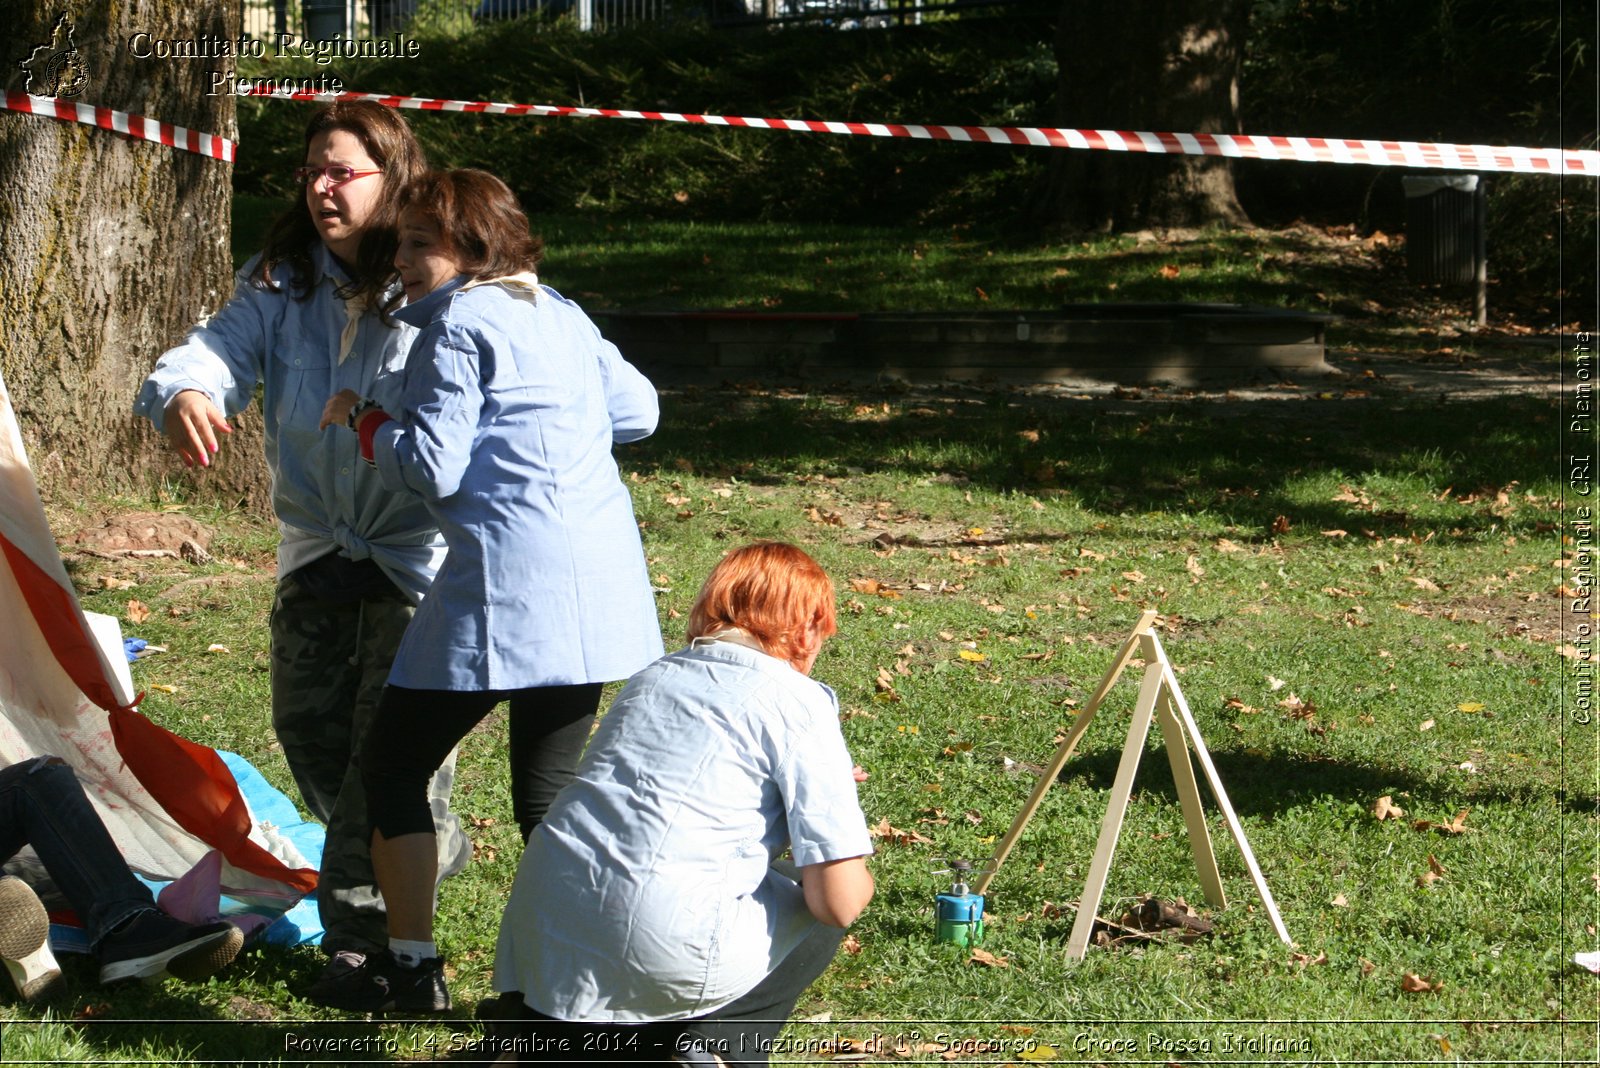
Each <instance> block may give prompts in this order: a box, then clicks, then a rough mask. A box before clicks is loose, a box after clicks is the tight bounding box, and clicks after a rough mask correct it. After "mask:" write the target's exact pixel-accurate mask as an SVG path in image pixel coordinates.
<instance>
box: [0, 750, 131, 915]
mask: <svg viewBox="0 0 1600 1068" xmlns="http://www.w3.org/2000/svg"><path fill="white" fill-rule="evenodd" d="M25 845H31V846H33V851H34V852H35V853H37V854H38V855H39V862H40V863H41V864H43V865H44V870H45V871H47V872H49V873H50V878H51V879H53V880H54V881H55V884H56V888H57V889H59V890H60V891H61V893H62V894H63V895H64V896H65V897H66V899H67V900H68V901H69V902H71V903H72V907H73V909H74V910H75V911H76V912H77V913H78V919H79V920H81V921H82V922H83V926H84V929H85V930H87V931H88V932H89V941H90V943H91V944H94V945H98V944H99V942H100V939H101V938H103V937H105V935H106V932H108V931H110V930H111V929H112V928H114V927H116V926H117V924H119V923H121V922H122V921H123V920H125V919H127V918H128V917H129V916H132V915H133V914H134V913H136V912H139V911H140V910H142V909H150V908H154V907H155V899H154V898H152V897H151V896H150V891H149V890H148V889H147V888H146V887H145V885H144V884H143V883H141V882H140V881H139V880H138V879H136V878H134V876H133V873H132V872H131V871H129V870H128V864H127V862H126V861H124V860H123V859H122V852H121V851H120V850H118V849H117V845H116V843H115V842H113V841H112V840H111V835H110V833H109V832H107V831H106V827H105V824H103V823H101V822H100V814H99V813H97V812H96V811H95V810H94V806H92V805H90V804H89V799H88V798H87V797H85V796H84V795H83V787H82V786H80V785H79V784H78V778H77V776H76V775H74V774H73V773H72V769H71V768H69V767H68V766H67V765H65V764H63V763H61V762H60V761H59V760H58V759H57V758H55V757H37V758H35V759H33V760H28V761H24V762H23V763H21V764H12V765H11V766H9V767H5V768H0V862H3V861H6V860H9V859H10V858H11V857H12V856H14V855H15V854H16V852H17V850H19V849H21V848H22V847H23V846H25Z"/></svg>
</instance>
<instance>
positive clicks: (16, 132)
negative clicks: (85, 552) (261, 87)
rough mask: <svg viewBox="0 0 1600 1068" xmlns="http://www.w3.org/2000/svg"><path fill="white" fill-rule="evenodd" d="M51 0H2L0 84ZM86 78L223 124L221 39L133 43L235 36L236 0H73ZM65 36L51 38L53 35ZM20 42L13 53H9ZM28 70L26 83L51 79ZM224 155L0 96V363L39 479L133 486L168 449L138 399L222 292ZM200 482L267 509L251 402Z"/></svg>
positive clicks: (161, 464)
mask: <svg viewBox="0 0 1600 1068" xmlns="http://www.w3.org/2000/svg"><path fill="white" fill-rule="evenodd" d="M62 10H64V8H63V6H61V5H60V4H59V0H0V24H3V25H5V27H6V29H7V37H8V39H10V40H11V41H14V42H16V45H15V46H14V47H13V48H11V49H7V50H6V57H7V60H8V68H9V69H8V71H7V75H6V78H5V87H6V88H7V89H9V90H19V91H20V90H23V89H24V87H25V85H26V84H27V73H26V72H24V71H21V70H19V67H18V64H19V63H20V62H21V61H22V60H24V59H26V58H28V55H29V52H30V50H32V49H33V47H34V46H35V45H44V44H51V43H52V30H53V28H54V26H55V23H56V18H57V16H58V15H59V14H60V13H61V12H62ZM65 10H67V11H68V16H69V18H70V19H71V20H72V22H73V24H74V25H73V35H72V43H73V44H75V45H76V49H77V52H78V56H77V57H76V58H77V61H78V62H79V63H80V64H81V68H82V70H83V74H84V78H83V83H82V87H81V89H80V90H79V91H78V92H77V93H76V94H75V95H73V96H71V97H69V98H68V99H71V100H72V101H74V102H77V103H85V104H98V105H101V106H104V107H109V108H113V109H116V110H118V111H124V112H129V113H132V114H137V115H143V116H145V117H146V118H148V119H154V120H160V121H162V122H166V123H171V124H175V125H179V126H184V127H187V128H189V129H192V130H197V131H200V132H203V133H211V134H217V135H219V136H222V137H226V138H229V139H230V140H232V139H236V138H237V136H238V131H237V125H236V123H235V121H234V113H235V108H234V98H233V97H232V96H229V95H227V94H225V93H218V94H217V95H207V91H208V90H209V89H210V88H211V74H212V72H213V71H214V70H231V69H233V62H234V61H233V59H232V58H231V57H226V56H225V57H221V58H200V59H193V58H191V59H178V58H165V59H163V58H155V57H151V58H143V59H141V58H138V57H137V56H136V55H135V54H134V53H135V51H136V50H135V48H134V47H132V45H131V39H132V38H133V37H134V35H135V34H139V33H147V34H149V35H150V39H151V40H175V41H184V42H190V41H194V40H196V39H197V38H202V37H207V38H217V39H221V40H225V41H229V42H235V41H237V39H238V36H239V13H240V8H239V5H238V4H236V3H233V2H231V0H200V2H199V3H195V2H192V0H109V2H98V3H92V4H89V3H86V4H78V5H73V6H72V7H71V8H70V9H65ZM56 43H57V44H59V41H58V42H56ZM13 53H17V54H13ZM41 82H42V79H40V78H39V77H37V76H35V78H34V81H33V84H32V85H30V86H27V88H28V91H30V92H33V93H34V94H35V95H41V94H43V93H47V92H49V91H50V89H49V87H48V86H46V85H43V84H41ZM231 171H232V165H231V164H229V163H225V162H223V161H221V160H213V159H210V158H207V157H205V156H201V155H198V154H195V153H191V152H186V151H183V150H181V149H176V148H168V147H167V146H165V145H161V144H157V143H154V142H150V141H144V140H135V139H132V138H128V137H124V136H122V135H120V134H116V133H113V132H111V131H109V130H102V129H98V128H96V127H93V126H86V125H82V124H79V123H69V122H61V121H58V120H56V119H53V118H46V117H42V116H37V115H29V114H23V113H18V112H12V111H0V339H3V340H0V361H3V362H0V370H3V372H4V375H5V381H6V386H7V388H8V390H9V391H10V393H11V398H12V403H13V405H14V406H15V408H16V409H17V414H18V419H19V422H20V424H21V427H22V433H23V437H24V441H25V443H26V445H27V447H28V452H29V457H30V460H31V462H32V464H33V467H34V470H35V473H36V475H37V476H38V478H39V481H40V485H41V488H42V490H43V492H44V493H45V495H46V496H47V497H52V498H63V497H69V496H73V495H82V496H104V495H106V494H109V493H112V492H130V491H132V492H143V491H150V490H152V489H154V488H155V487H156V486H157V485H158V483H159V481H160V480H161V479H162V478H164V477H169V476H171V475H172V474H173V473H174V471H175V470H178V471H181V470H182V468H181V466H176V467H175V464H176V460H175V457H174V456H173V454H172V453H171V452H170V450H169V449H168V448H167V446H166V443H165V442H164V441H162V440H160V439H159V438H158V436H157V435H156V434H155V433H154V432H153V430H152V428H151V427H150V425H149V424H148V423H147V422H145V421H144V420H142V419H140V420H135V418H134V416H133V414H132V411H131V406H132V403H133V397H134V394H135V392H136V391H137V389H138V386H139V383H140V381H141V380H142V379H143V378H144V376H145V375H146V374H147V373H148V371H149V369H150V367H151V366H152V365H153V364H154V362H155V358H156V356H157V355H159V354H160V353H161V352H162V351H163V350H164V349H166V348H168V347H170V346H171V345H172V344H174V343H175V342H177V341H178V340H179V339H180V338H181V337H182V336H183V333H184V331H185V330H186V329H187V328H188V327H189V326H190V325H191V324H193V323H194V322H196V321H197V320H198V319H200V318H201V317H202V316H203V315H206V314H209V313H211V312H213V311H215V310H216V309H217V308H218V307H220V306H221V304H222V303H223V302H224V301H225V300H226V299H227V298H228V296H229V295H230V294H231V293H232V289H233V265H232V256H231V250H230V244H229V221H230V218H231V204H232V174H231ZM235 428H236V430H235V433H234V434H233V435H232V436H231V438H230V439H229V441H228V447H227V448H225V449H224V452H223V457H222V462H221V463H220V464H219V465H218V466H217V467H215V468H213V469H212V471H211V472H210V473H209V474H208V475H207V476H206V478H205V480H204V482H203V483H202V484H203V485H204V487H205V493H206V495H208V496H212V497H213V498H214V499H217V500H220V501H223V502H226V503H230V504H231V503H235V502H241V501H243V502H247V503H248V504H249V505H251V506H253V507H257V508H261V509H265V507H266V505H267V484H266V476H265V472H264V470H263V465H262V462H261V438H260V420H259V419H258V418H256V417H254V416H248V417H247V418H246V419H245V420H244V423H243V425H242V426H241V425H240V424H239V423H238V422H235Z"/></svg>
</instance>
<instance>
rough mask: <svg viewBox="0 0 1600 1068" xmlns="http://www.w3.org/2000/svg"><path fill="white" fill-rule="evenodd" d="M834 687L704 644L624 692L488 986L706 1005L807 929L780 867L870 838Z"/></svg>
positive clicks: (539, 839)
mask: <svg viewBox="0 0 1600 1068" xmlns="http://www.w3.org/2000/svg"><path fill="white" fill-rule="evenodd" d="M851 767H852V764H851V760H850V755H849V753H848V752H847V751H846V749H845V744H844V737H843V735H842V734H841V733H840V730H839V705H838V700H837V699H836V698H835V697H834V694H833V691H832V690H830V689H829V688H828V687H826V686H824V685H823V684H821V683H819V682H816V681H814V680H812V679H811V678H809V677H807V676H805V675H802V674H801V673H800V672H798V671H796V670H795V669H794V668H793V667H791V666H790V665H788V664H787V663H785V662H783V661H781V660H779V659H777V658H776V657H772V656H768V655H767V654H766V653H763V652H759V651H757V650H754V649H750V648H746V647H744V646H742V645H736V644H733V643H732V642H727V641H713V640H708V639H700V640H697V641H696V642H695V643H694V644H693V645H692V646H691V647H690V648H688V649H684V650H681V651H679V652H676V653H673V654H672V655H671V656H667V657H663V658H662V659H660V660H658V661H656V662H655V663H654V664H652V665H650V666H649V667H648V668H646V669H645V670H643V671H641V672H639V674H637V675H635V676H634V677H633V678H632V679H630V680H628V684H627V685H626V686H625V687H624V688H623V690H622V693H621V694H620V695H618V697H617V699H616V702H615V703H614V704H613V705H612V706H611V710H610V711H609V712H607V713H606V715H605V718H604V719H602V720H601V723H600V727H599V730H598V731H596V733H595V735H594V737H593V739H591V741H590V743H589V749H588V752H587V753H586V754H585V756H584V758H583V762H582V763H581V764H580V765H579V767H578V773H577V778H576V779H574V780H573V781H572V782H571V783H569V784H568V785H567V786H565V787H564V788H562V790H561V792H560V793H559V794H557V795H556V799H555V801H554V802H553V803H552V804H551V806H550V811H549V812H548V813H546V815H545V818H544V821H543V822H542V823H540V825H539V826H538V827H537V828H536V829H535V830H534V832H533V837H532V838H531V839H530V840H529V842H528V847H527V850H526V851H525V852H524V853H523V856H522V863H521V866H520V867H519V868H518V870H517V879H516V883H515V885H514V886H513V888H512V891H511V898H510V900H509V902H508V903H507V905H506V911H505V916H504V918H503V919H502V921H501V925H500V940H499V946H498V948H497V950H496V956H495V976H494V981H495V988H496V989H497V990H501V991H508V990H517V991H521V992H522V994H523V996H524V998H525V999H526V1001H527V1003H528V1004H529V1005H532V1006H533V1007H534V1008H535V1009H538V1010H539V1011H540V1012H542V1013H545V1014H546V1015H549V1016H553V1017H556V1018H557V1019H563V1020H591V1021H615V1022H629V1023H638V1022H643V1021H649V1020H677V1019H684V1018H687V1017H691V1016H699V1015H703V1014H705V1013H708V1012H712V1011H714V1010H716V1009H718V1008H721V1007H722V1006H724V1005H727V1004H728V1003H730V1002H732V1001H734V1000H736V999H737V998H739V997H741V996H742V995H744V994H745V993H747V992H748V991H749V990H750V989H751V988H753V987H754V986H755V985H756V984H757V983H759V982H761V980H762V979H764V978H766V976H767V975H768V974H770V973H771V972H772V971H773V970H774V969H776V968H777V966H778V965H779V964H781V963H782V961H783V959H784V958H785V957H787V956H788V955H789V953H790V952H792V951H793V950H794V948H795V947H796V946H797V945H799V944H800V942H801V941H802V940H803V939H804V938H805V937H806V936H807V935H808V934H809V933H810V932H811V931H812V930H813V929H814V925H815V924H816V923H817V921H816V920H815V919H813V918H812V916H811V913H810V911H809V910H808V909H807V908H806V904H805V899H804V896H803V894H802V892H801V888H800V885H799V884H798V883H797V882H796V881H795V880H794V879H793V878H791V877H790V876H788V875H785V874H783V873H782V872H780V871H779V870H777V869H776V868H774V867H773V863H772V862H773V860H774V859H775V858H776V857H777V856H778V855H779V854H781V853H782V852H783V850H784V849H786V848H787V849H792V851H793V854H794V863H795V864H796V865H799V866H802V867H804V866H806V865H810V864H819V863H822V862H824V861H830V860H845V859H848V858H850V857H860V856H866V855H867V854H870V853H871V852H872V844H871V839H870V837H869V836H868V834H867V825H866V819H865V818H864V817H863V816H862V814H861V806H860V804H859V802H858V801H857V800H856V783H855V780H854V778H853V777H852V775H851Z"/></svg>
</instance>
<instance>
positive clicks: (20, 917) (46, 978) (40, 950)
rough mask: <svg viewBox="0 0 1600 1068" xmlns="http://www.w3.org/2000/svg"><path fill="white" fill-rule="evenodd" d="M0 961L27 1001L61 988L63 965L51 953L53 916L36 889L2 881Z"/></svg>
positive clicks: (16, 881)
mask: <svg viewBox="0 0 1600 1068" xmlns="http://www.w3.org/2000/svg"><path fill="white" fill-rule="evenodd" d="M0 959H3V960H4V961H5V965H6V971H7V972H8V973H10V975H11V981H12V982H13V983H15V984H16V986H17V993H19V994H21V995H22V1000H24V1001H34V1000H37V999H39V998H42V997H46V996H48V995H50V994H53V993H55V992H56V991H58V990H59V989H61V966H60V965H58V964H57V963H56V958H55V954H53V953H51V952H50V916H49V914H48V913H46V912H45V910H44V906H43V905H42V904H40V903H39V895H37V894H35V893H34V892H33V887H31V886H29V885H28V884H27V883H25V882H23V881H22V880H21V879H17V878H14V877H12V876H10V875H7V876H5V877H4V878H0Z"/></svg>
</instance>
